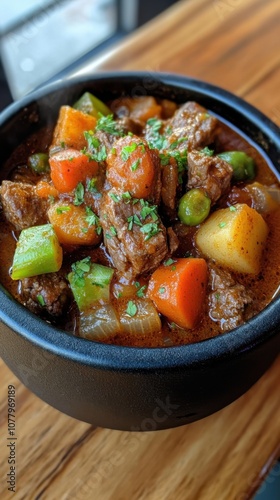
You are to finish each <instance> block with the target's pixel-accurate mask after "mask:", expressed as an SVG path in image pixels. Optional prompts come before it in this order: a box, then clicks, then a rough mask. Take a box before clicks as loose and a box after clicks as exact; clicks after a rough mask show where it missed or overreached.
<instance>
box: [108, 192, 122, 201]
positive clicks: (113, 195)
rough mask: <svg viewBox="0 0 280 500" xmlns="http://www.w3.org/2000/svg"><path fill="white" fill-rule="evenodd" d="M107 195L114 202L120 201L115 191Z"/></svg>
mask: <svg viewBox="0 0 280 500" xmlns="http://www.w3.org/2000/svg"><path fill="white" fill-rule="evenodd" d="M109 196H110V198H112V200H113V201H114V202H115V203H119V202H120V201H121V197H120V196H119V195H118V194H116V193H109Z"/></svg>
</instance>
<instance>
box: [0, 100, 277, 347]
mask: <svg viewBox="0 0 280 500" xmlns="http://www.w3.org/2000/svg"><path fill="white" fill-rule="evenodd" d="M8 166H9V167H10V168H9V170H11V174H10V176H9V179H7V180H3V181H2V184H1V187H0V200H1V206H0V226H1V230H0V252H1V269H0V280H1V282H2V284H3V285H4V286H5V287H6V289H7V290H8V291H9V292H10V293H11V294H12V295H13V296H14V297H15V298H16V299H17V300H18V301H19V302H20V303H22V304H23V305H24V306H25V307H27V308H28V309H29V310H30V311H32V312H33V313H35V314H36V315H38V316H40V317H41V318H43V319H45V320H46V321H48V322H51V323H52V324H54V325H56V326H58V327H60V328H63V329H65V330H66V331H68V332H72V333H73V334H74V335H77V336H80V337H84V338H86V339H90V340H96V341H101V342H105V343H113V344H119V345H127V346H171V345H179V344H186V343H190V342H197V341H200V340H203V339H205V338H209V337H213V336H215V335H218V334H220V333H222V332H226V331H229V330H232V329H234V328H236V327H237V326H239V325H241V324H242V323H244V322H246V321H247V320H248V319H249V318H251V317H252V316H254V315H255V314H257V313H258V312H260V311H261V310H262V309H263V308H264V307H265V306H266V305H267V304H268V303H269V302H270V301H271V300H272V298H273V297H274V296H275V295H276V293H277V290H278V287H279V255H280V248H279V247H280V242H279V234H280V202H279V200H280V197H279V193H280V191H279V182H278V180H277V178H276V176H275V174H274V173H273V169H272V168H270V166H269V165H268V163H267V162H266V160H265V157H264V156H263V155H261V154H260V152H259V151H258V150H256V149H255V148H254V147H253V146H252V145H251V144H250V143H249V142H248V141H246V140H245V138H244V137H243V136H241V135H239V134H238V133H237V132H236V131H234V130H233V129H232V128H230V127H229V126H228V125H226V124H225V123H224V122H223V121H222V120H219V119H218V118H217V117H216V116H214V115H213V114H211V113H210V112H208V110H206V109H204V108H203V107H202V106H201V105H200V104H198V103H196V102H186V103H185V104H183V105H180V106H179V105H177V104H175V103H174V102H172V101H169V100H165V99H155V98H154V97H141V98H129V97H121V98H119V99H117V100H115V101H113V102H110V103H109V104H108V105H107V104H105V103H103V102H101V101H100V100H99V99H97V98H96V97H95V96H93V95H92V94H90V93H89V92H86V93H85V94H83V95H82V96H81V98H80V99H79V100H78V102H76V103H74V104H73V106H72V107H71V106H62V107H61V108H60V112H59V116H58V119H57V123H56V125H55V128H54V130H52V131H50V130H48V129H46V130H42V131H41V132H40V133H39V134H36V136H35V135H34V137H30V138H29V139H28V142H27V143H25V144H23V145H20V146H19V147H18V148H17V150H16V151H15V152H14V153H13V155H12V157H11V158H10V159H9V162H8ZM11 166H12V167H13V168H11Z"/></svg>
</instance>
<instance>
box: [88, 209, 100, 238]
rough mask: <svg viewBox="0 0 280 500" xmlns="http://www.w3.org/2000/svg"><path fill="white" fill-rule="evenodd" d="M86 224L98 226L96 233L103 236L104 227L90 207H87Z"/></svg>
mask: <svg viewBox="0 0 280 500" xmlns="http://www.w3.org/2000/svg"><path fill="white" fill-rule="evenodd" d="M86 214H87V215H86V222H87V223H88V225H89V226H96V233H97V234H98V235H99V234H101V231H102V227H101V226H100V221H99V217H97V215H96V214H95V213H94V212H93V211H92V209H91V208H90V207H86Z"/></svg>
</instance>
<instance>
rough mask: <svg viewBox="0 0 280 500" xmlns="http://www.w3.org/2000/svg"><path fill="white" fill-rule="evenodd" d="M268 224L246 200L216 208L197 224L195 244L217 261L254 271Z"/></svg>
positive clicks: (230, 266) (258, 266) (230, 267)
mask: <svg viewBox="0 0 280 500" xmlns="http://www.w3.org/2000/svg"><path fill="white" fill-rule="evenodd" d="M267 235H268V227H267V224H266V222H265V221H264V219H263V218H262V216H261V215H260V214H259V213H258V212H257V211H256V210H254V209H253V208H250V207H249V206H248V205H246V204H241V203H240V204H237V205H235V206H233V207H228V208H224V209H220V210H217V211H216V212H214V213H213V214H212V215H211V216H210V217H209V218H208V219H207V220H206V221H205V222H204V223H203V224H202V225H201V227H200V228H199V230H198V232H197V234H196V244H197V246H198V248H199V249H200V250H201V252H202V253H203V254H204V255H205V256H207V257H209V258H211V259H213V260H215V261H216V262H217V264H219V265H221V266H224V267H227V268H229V269H232V270H233V271H237V272H239V273H249V274H257V273H258V272H259V271H260V265H261V256H262V251H263V248H264V246H265V242H266V238H267Z"/></svg>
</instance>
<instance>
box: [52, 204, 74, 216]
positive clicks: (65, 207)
mask: <svg viewBox="0 0 280 500" xmlns="http://www.w3.org/2000/svg"><path fill="white" fill-rule="evenodd" d="M70 210H71V207H69V206H68V205H61V206H60V207H57V209H56V213H57V214H59V215H61V214H64V213H65V212H69V211H70Z"/></svg>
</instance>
